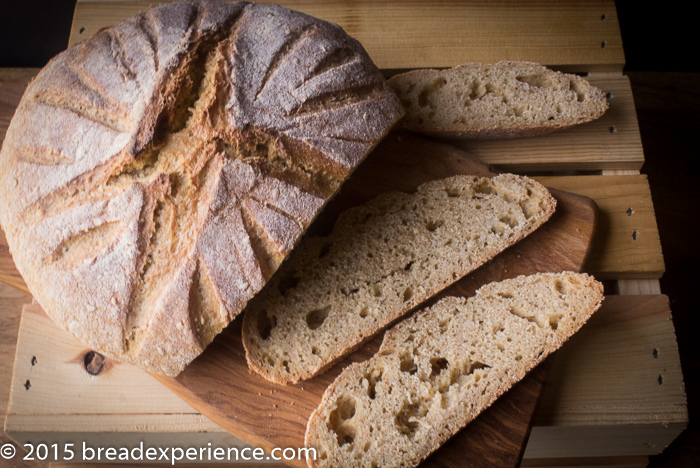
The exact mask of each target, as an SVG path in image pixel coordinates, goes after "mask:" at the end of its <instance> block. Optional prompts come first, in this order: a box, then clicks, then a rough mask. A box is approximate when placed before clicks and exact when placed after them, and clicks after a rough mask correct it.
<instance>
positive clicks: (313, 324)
mask: <svg viewBox="0 0 700 468" xmlns="http://www.w3.org/2000/svg"><path fill="white" fill-rule="evenodd" d="M330 311H331V306H326V307H323V308H321V309H316V310H312V311H311V312H309V313H308V314H306V324H307V325H308V326H309V328H310V329H311V330H316V329H317V328H318V327H320V326H321V325H323V322H325V321H326V318H327V317H328V314H329V313H330Z"/></svg>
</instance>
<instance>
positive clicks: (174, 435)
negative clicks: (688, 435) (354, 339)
mask: <svg viewBox="0 0 700 468" xmlns="http://www.w3.org/2000/svg"><path fill="white" fill-rule="evenodd" d="M47 342H51V343H52V346H51V347H50V348H47V347H46V346H45V343H47ZM655 349H656V350H657V352H656V353H655V352H654V350H655ZM87 351H88V349H86V348H85V347H84V346H83V345H81V344H80V343H78V342H77V341H76V340H75V339H74V338H73V337H72V336H70V335H69V334H67V333H65V332H64V331H63V330H61V329H60V328H59V327H58V326H57V325H56V324H54V322H53V321H52V320H51V319H49V318H48V317H47V316H46V315H45V314H44V312H43V311H42V310H41V308H40V307H39V306H37V305H27V306H25V307H24V311H23V314H22V322H21V325H20V333H19V340H18V347H17V354H16V359H15V368H14V369H15V371H14V375H13V379H12V395H11V399H10V404H9V410H8V415H7V422H6V431H7V433H8V434H9V435H10V436H11V437H12V438H13V439H15V440H17V441H18V442H20V443H22V442H27V441H34V442H38V441H40V440H43V441H45V442H46V441H53V440H56V441H57V442H68V441H75V440H79V441H82V440H86V441H87V442H88V443H93V444H96V445H97V444H99V443H101V442H102V443H103V442H104V440H105V439H104V438H106V437H109V438H110V440H112V441H113V442H112V445H114V444H115V443H116V442H120V443H121V442H123V443H124V444H129V443H134V442H138V441H140V440H144V441H145V442H148V443H153V444H158V443H160V444H169V445H170V446H172V445H173V444H177V443H182V444H185V445H186V446H187V445H192V444H196V443H202V444H204V445H206V443H207V442H212V444H215V443H216V444H220V445H222V446H223V445H226V446H234V445H235V444H240V441H237V439H235V438H233V437H232V436H230V435H229V434H228V433H226V432H224V431H223V430H222V429H220V428H219V427H218V426H216V425H215V424H214V423H212V422H211V421H209V420H207V419H206V418H204V417H202V416H201V415H199V414H198V413H196V412H195V411H194V410H193V409H192V408H190V407H189V406H188V405H187V404H185V403H184V402H183V401H182V400H180V399H179V398H177V397H176V396H175V395H173V394H172V393H170V392H169V391H168V390H167V389H166V388H165V387H163V386H161V385H160V384H159V383H157V382H156V381H155V379H153V378H152V377H151V376H150V375H148V374H147V373H146V372H144V371H143V370H141V369H139V368H136V367H133V366H130V365H127V364H121V363H119V362H116V361H112V360H108V362H107V366H108V368H107V369H106V370H105V371H104V372H103V373H101V374H100V375H99V376H97V377H94V376H91V375H89V374H88V373H87V372H86V371H85V369H84V366H83V356H84V354H85V353H86V352H87ZM659 375H662V376H663V382H662V384H659ZM27 382H29V389H27ZM549 382H550V383H549V384H548V388H547V390H546V391H545V394H544V395H543V397H542V403H541V405H542V406H541V408H540V410H538V412H537V415H536V416H535V426H534V427H533V431H532V435H531V437H530V441H529V442H528V448H527V449H526V452H525V456H526V458H528V457H530V458H533V457H534V458H543V457H552V456H556V457H568V456H580V454H581V453H583V452H585V455H586V456H608V455H644V454H654V453H658V452H660V451H661V450H662V449H663V447H665V445H666V444H667V443H668V442H670V441H671V440H673V438H675V437H676V436H677V435H678V434H679V433H680V431H681V430H682V429H683V428H684V427H685V426H686V425H687V409H686V402H685V393H684V392H683V383H682V374H681V369H680V362H679V358H678V352H677V348H676V345H675V334H674V330H673V325H672V322H671V321H670V310H669V307H668V299H667V298H666V296H662V295H656V296H608V297H607V298H606V300H605V302H604V305H603V307H602V308H601V310H600V311H599V312H597V313H596V315H594V318H593V319H591V321H590V322H589V324H587V325H586V326H584V328H583V329H582V330H581V331H580V332H579V333H578V334H577V335H575V336H574V337H573V338H572V339H571V340H570V341H569V343H567V344H566V345H565V346H564V348H563V349H562V350H561V351H559V352H558V353H557V354H556V355H555V362H554V365H553V369H552V372H551V373H550V381H549ZM134 388H138V389H139V391H138V392H134ZM659 415H663V417H660V416H659ZM599 429H600V431H598V430H599ZM567 431H568V432H567ZM601 431H602V432H601ZM164 434H166V435H167V437H164ZM197 434H199V435H197ZM562 434H569V436H571V437H574V438H573V439H567V438H565V437H563V436H562ZM600 434H607V436H606V438H605V439H602V440H603V441H604V440H610V443H609V444H603V443H602V442H601V438H600V437H599V436H600ZM640 437H641V439H640ZM119 438H122V440H120V439H119ZM555 439H556V441H557V443H555V444H553V443H552V441H553V440H555ZM567 440H568V442H567ZM640 440H643V441H644V443H646V445H644V446H642V443H641V442H640ZM115 441H116V442H115ZM52 443H53V442H52ZM533 447H534V448H533ZM567 447H568V448H567ZM533 450H534V452H533Z"/></svg>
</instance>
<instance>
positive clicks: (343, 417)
mask: <svg viewBox="0 0 700 468" xmlns="http://www.w3.org/2000/svg"><path fill="white" fill-rule="evenodd" d="M354 416H355V399H354V398H353V397H351V396H347V395H343V396H341V397H340V398H338V403H337V406H336V408H335V409H334V410H333V411H331V414H330V415H329V416H328V428H329V429H330V430H332V431H333V432H335V434H336V436H337V439H338V445H339V446H340V447H342V446H343V445H345V444H352V443H353V442H354V440H355V428H354V427H353V426H352V425H351V424H349V423H348V421H350V420H352V418H353V417H354Z"/></svg>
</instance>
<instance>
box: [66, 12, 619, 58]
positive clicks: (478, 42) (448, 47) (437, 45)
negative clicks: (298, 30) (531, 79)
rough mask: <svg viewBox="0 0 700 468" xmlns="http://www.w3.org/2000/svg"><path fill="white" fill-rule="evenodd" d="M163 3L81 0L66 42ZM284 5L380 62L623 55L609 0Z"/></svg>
mask: <svg viewBox="0 0 700 468" xmlns="http://www.w3.org/2000/svg"><path fill="white" fill-rule="evenodd" d="M162 3H165V2H150V1H124V2H118V1H98V2H94V1H89V2H78V3H77V5H76V8H75V15H74V17H73V27H72V29H71V35H70V40H69V45H74V44H76V43H78V42H80V41H82V40H83V39H85V38H87V37H90V36H91V35H93V34H94V33H95V32H96V31H97V30H98V29H100V28H102V27H105V26H109V25H112V24H116V23H118V22H120V21H122V20H124V19H126V18H128V17H130V16H132V15H135V14H137V13H139V12H140V11H143V10H144V9H146V8H147V7H149V6H156V5H160V4H162ZM260 3H278V2H276V1H274V0H267V1H263V2H260ZM282 5H283V6H286V7H289V8H293V9H296V10H299V11H302V12H304V13H308V14H310V15H313V16H316V17H318V18H321V19H324V20H327V21H331V22H333V23H337V24H339V25H340V26H342V27H343V28H344V29H345V30H346V31H347V32H348V34H350V35H351V36H353V37H354V38H356V39H357V40H359V41H360V42H361V43H362V44H363V45H364V46H365V48H366V49H367V51H368V52H369V54H370V56H371V57H372V59H373V60H374V61H375V63H376V64H377V65H378V66H379V68H383V69H409V68H425V67H452V66H455V65H458V64H460V63H465V62H496V61H498V60H506V59H507V60H528V61H533V62H539V63H544V64H547V65H554V66H557V67H558V68H564V69H568V70H575V71H617V72H620V71H622V66H623V65H624V61H625V58H624V51H623V49H622V39H621V35H620V30H619V26H618V21H617V12H616V9H615V4H614V2H613V1H612V0H595V1H588V2H577V1H573V0H569V1H556V0H529V1H527V2H512V1H507V0H498V1H485V0H471V1H459V0H438V1H434V2H430V6H429V7H428V6H427V5H425V4H424V3H423V2H418V1H415V0H414V1H400V0H391V1H386V2H373V1H371V0H359V1H352V2H347V1H341V0H334V1H327V2H324V1H320V0H296V1H287V2H282ZM445 31H449V34H445Z"/></svg>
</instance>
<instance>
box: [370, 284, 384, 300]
mask: <svg viewBox="0 0 700 468" xmlns="http://www.w3.org/2000/svg"><path fill="white" fill-rule="evenodd" d="M372 294H374V297H379V296H381V295H382V285H381V284H375V285H374V286H372Z"/></svg>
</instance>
